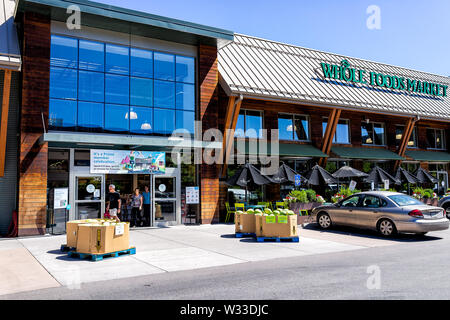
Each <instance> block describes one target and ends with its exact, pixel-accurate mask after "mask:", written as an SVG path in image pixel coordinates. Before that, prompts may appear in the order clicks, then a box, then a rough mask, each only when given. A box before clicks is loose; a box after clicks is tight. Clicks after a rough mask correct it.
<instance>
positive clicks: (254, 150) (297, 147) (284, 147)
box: [235, 141, 328, 158]
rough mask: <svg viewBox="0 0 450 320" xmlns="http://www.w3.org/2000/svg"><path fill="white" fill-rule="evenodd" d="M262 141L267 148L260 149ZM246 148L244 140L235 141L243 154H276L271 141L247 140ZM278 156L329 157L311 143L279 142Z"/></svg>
mask: <svg viewBox="0 0 450 320" xmlns="http://www.w3.org/2000/svg"><path fill="white" fill-rule="evenodd" d="M260 142H262V143H266V144H267V146H266V150H267V151H265V150H263V149H262V150H261V151H260ZM244 145H245V149H244V148H243V143H242V142H235V146H236V150H237V151H238V152H239V153H241V154H247V155H257V154H260V153H262V154H268V155H271V156H274V155H276V154H275V153H272V150H271V149H272V148H271V143H270V142H267V141H254V143H249V141H245V144H244ZM278 156H280V157H307V158H322V157H328V156H327V155H326V154H325V153H323V152H322V151H320V150H319V149H317V148H316V147H314V146H312V145H310V144H296V143H279V144H278Z"/></svg>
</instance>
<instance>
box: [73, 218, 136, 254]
mask: <svg viewBox="0 0 450 320" xmlns="http://www.w3.org/2000/svg"><path fill="white" fill-rule="evenodd" d="M129 231H130V224H129V223H128V222H123V223H121V224H120V225H118V226H116V225H111V226H102V225H98V224H80V225H78V240H77V252H80V253H91V254H103V253H110V252H114V251H121V250H127V249H129V248H130V235H129Z"/></svg>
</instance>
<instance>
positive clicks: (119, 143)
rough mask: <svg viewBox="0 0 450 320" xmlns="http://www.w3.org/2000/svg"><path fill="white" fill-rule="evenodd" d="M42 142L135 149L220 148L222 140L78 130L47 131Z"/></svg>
mask: <svg viewBox="0 0 450 320" xmlns="http://www.w3.org/2000/svg"><path fill="white" fill-rule="evenodd" d="M41 141H42V142H48V143H50V144H51V146H59V147H62V146H66V147H99V148H101V147H108V148H111V147H118V148H133V149H136V150H142V149H151V150H162V149H171V148H206V149H222V142H207V141H198V140H192V139H183V138H178V137H153V136H132V135H120V134H99V133H96V134H92V133H79V132H75V133H72V132H47V133H44V134H43V135H42V137H41Z"/></svg>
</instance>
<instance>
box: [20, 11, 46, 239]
mask: <svg viewBox="0 0 450 320" xmlns="http://www.w3.org/2000/svg"><path fill="white" fill-rule="evenodd" d="M22 52H23V66H22V67H23V72H22V74H23V80H22V107H21V120H20V141H21V145H20V160H19V203H18V209H19V210H18V213H19V236H25V235H35V234H44V233H45V227H46V216H47V214H46V206H47V159H48V147H47V144H46V143H45V144H39V138H40V137H41V136H42V134H43V132H44V128H43V124H42V115H41V113H42V114H43V116H44V121H45V126H47V122H48V104H49V81H50V74H49V66H50V19H49V18H48V17H46V16H42V15H39V14H36V13H30V12H26V13H25V14H24V15H23V51H22Z"/></svg>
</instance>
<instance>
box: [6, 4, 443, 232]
mask: <svg viewBox="0 0 450 320" xmlns="http://www.w3.org/2000/svg"><path fill="white" fill-rule="evenodd" d="M71 4H76V5H78V6H79V8H80V10H81V20H80V21H81V29H76V28H74V29H69V28H68V27H67V25H66V20H67V18H68V14H67V12H66V9H67V7H68V6H69V5H71ZM16 5H17V8H16V13H15V23H16V26H17V34H18V39H19V43H21V47H22V52H21V54H22V78H21V80H20V81H21V85H20V88H21V89H20V90H21V92H20V93H21V97H22V98H21V106H20V108H17V109H19V110H16V111H17V112H18V113H19V115H20V123H18V126H17V127H18V129H16V130H17V132H18V134H19V137H20V139H19V140H18V141H19V143H18V149H19V157H18V158H19V159H17V177H18V178H17V189H15V188H13V190H16V193H17V201H16V204H15V207H13V206H12V205H11V207H10V208H9V210H4V211H3V212H1V213H0V214H1V215H2V218H4V219H3V220H0V223H2V222H1V221H4V222H3V225H2V227H3V229H2V230H5V229H7V227H8V225H7V224H9V222H10V221H11V219H12V217H13V216H12V214H11V212H12V210H14V209H17V211H18V221H17V223H18V231H19V232H18V234H19V235H32V234H43V233H45V232H46V231H47V230H48V228H49V227H50V226H51V225H54V226H53V227H54V228H56V229H58V228H59V227H61V225H63V224H64V219H65V218H61V217H64V214H65V211H64V209H61V208H60V206H58V205H55V203H56V204H58V202H61V201H62V202H64V200H65V199H64V193H62V198H61V193H58V192H60V191H64V189H67V202H68V203H69V204H70V206H71V207H70V210H69V213H68V218H69V219H77V218H80V217H81V216H82V215H86V214H87V215H88V216H89V217H96V216H101V215H102V214H103V213H104V210H105V195H106V192H107V187H108V185H109V184H111V183H112V184H115V185H116V186H117V189H119V190H120V192H121V194H122V195H123V196H126V195H128V194H131V193H132V192H133V190H134V188H136V187H140V189H141V191H142V188H143V187H144V186H145V185H148V186H149V187H150V189H151V193H152V195H151V199H152V204H153V206H152V217H153V219H152V223H153V225H158V224H179V223H183V222H185V221H186V220H185V219H186V217H187V216H189V215H192V216H193V217H194V220H195V221H197V222H199V223H212V222H218V221H223V218H224V216H225V202H226V201H227V199H229V197H230V192H232V193H234V194H238V192H237V191H236V190H235V189H229V187H228V186H226V185H225V183H224V181H225V180H226V179H227V177H229V176H230V175H231V174H232V173H233V172H234V170H235V169H236V168H237V167H238V165H237V164H235V161H234V160H235V158H236V157H235V156H234V155H233V154H234V153H235V151H236V150H235V149H236V148H235V147H236V145H237V144H235V142H244V145H245V144H248V145H250V144H252V143H254V142H255V141H256V142H260V141H263V142H266V140H267V142H269V143H270V142H272V141H271V138H269V139H266V138H265V136H264V135H263V134H261V132H260V129H267V130H268V137H271V131H274V130H278V139H277V140H276V141H277V142H278V143H279V157H280V159H279V161H283V162H284V163H287V164H288V165H290V166H291V167H292V168H294V169H295V170H297V171H299V172H301V173H304V172H305V171H307V170H308V169H309V168H310V167H311V166H312V165H314V164H315V163H320V164H321V165H323V166H326V168H327V169H328V170H330V171H333V169H337V168H339V167H340V166H342V165H344V164H349V165H351V166H353V167H355V168H357V169H360V170H364V171H368V170H370V168H371V166H373V165H374V164H377V165H380V166H383V167H385V168H386V169H388V170H392V169H393V168H394V167H395V166H399V165H402V166H405V167H406V168H408V169H409V170H410V171H413V170H414V169H415V168H417V167H418V166H422V167H424V168H426V169H428V170H430V171H431V172H433V173H434V174H435V175H436V176H437V177H438V178H439V179H440V184H439V185H440V186H441V188H442V189H446V188H447V185H448V162H450V154H448V153H447V144H446V142H447V141H448V137H447V135H448V122H449V120H450V103H449V98H448V96H447V91H448V85H449V83H450V81H449V79H448V78H446V77H443V76H437V75H432V74H428V73H424V72H419V71H414V70H407V69H403V68H399V67H394V66H388V65H385V64H379V63H374V62H369V61H365V60H361V59H354V58H349V57H342V56H339V55H336V54H331V53H324V52H319V51H315V50H310V49H304V48H300V47H295V46H291V45H287V44H281V43H277V42H273V41H268V40H263V39H258V38H254V37H250V36H245V35H239V34H234V33H233V32H230V31H226V30H221V29H217V28H212V27H207V26H202V25H197V24H192V23H188V22H184V21H179V20H173V19H169V18H164V17H159V16H153V15H150V14H146V13H142V12H136V11H132V10H126V9H122V8H117V7H111V6H106V5H103V4H97V3H93V2H89V1H77V3H72V2H70V1H45V0H42V1H37V0H34V1H27V0H20V1H18V2H17V4H16ZM18 81H19V80H18ZM17 90H19V89H17ZM10 119H11V118H10ZM195 120H197V121H199V122H200V126H199V125H197V126H194V121H195ZM2 121H3V120H2ZM177 129H179V130H183V131H184V132H187V133H189V134H191V136H195V138H184V139H183V138H174V137H173V136H172V133H173V131H174V130H177ZM208 129H219V130H220V131H221V132H226V130H229V129H232V130H235V131H234V133H232V134H230V135H228V136H227V135H226V134H225V136H224V139H223V141H212V142H205V141H203V139H201V138H200V137H202V136H203V134H204V133H205V132H207V131H208ZM195 134H197V135H195ZM192 147H194V149H195V150H197V151H198V150H200V151H201V152H204V151H205V150H214V151H213V152H216V153H218V154H219V155H220V157H221V159H222V160H223V161H224V163H225V164H222V163H219V164H207V163H202V164H193V163H191V164H186V163H184V162H182V161H180V158H181V154H182V153H181V152H177V150H180V148H181V149H182V148H191V149H192ZM241 151H242V150H241ZM242 152H243V153H244V155H245V157H247V159H248V160H250V158H251V148H244V150H243V151H242ZM162 154H163V155H164V156H163V159H164V161H163V162H162V163H161V161H160V160H158V159H161V158H159V157H160V156H161V155H162ZM105 163H107V165H105ZM162 167H164V170H162ZM12 170H14V169H12ZM0 179H1V178H0ZM2 183H3V181H2V180H0V186H1V184H2ZM189 187H198V190H199V193H198V200H197V201H194V204H190V205H189V204H186V202H189V201H187V198H189V197H194V198H195V196H196V194H195V189H194V193H193V194H189V195H187V194H186V193H187V190H189V192H191V191H192V190H193V189H188V188H189ZM288 191H289V190H288V189H286V187H285V186H280V185H268V186H266V187H265V188H263V189H262V190H260V192H259V193H258V194H257V197H258V198H259V199H260V200H268V201H269V200H270V201H275V200H279V199H280V198H281V197H283V196H284V195H285V194H286V193H287V192H288ZM1 196H2V195H0V197H1ZM55 197H56V199H55ZM255 199H256V198H255ZM0 200H1V199H0ZM55 200H57V201H56V202H55ZM196 202H198V204H195V203H196ZM187 221H190V220H189V219H188V220H187ZM3 233H5V232H3Z"/></svg>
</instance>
